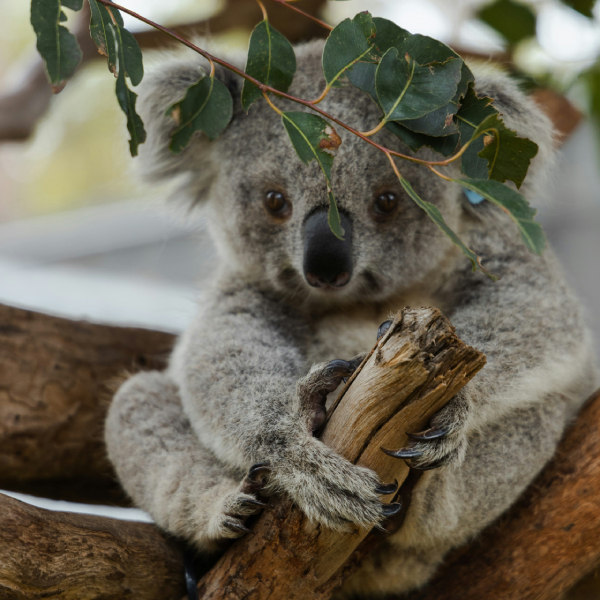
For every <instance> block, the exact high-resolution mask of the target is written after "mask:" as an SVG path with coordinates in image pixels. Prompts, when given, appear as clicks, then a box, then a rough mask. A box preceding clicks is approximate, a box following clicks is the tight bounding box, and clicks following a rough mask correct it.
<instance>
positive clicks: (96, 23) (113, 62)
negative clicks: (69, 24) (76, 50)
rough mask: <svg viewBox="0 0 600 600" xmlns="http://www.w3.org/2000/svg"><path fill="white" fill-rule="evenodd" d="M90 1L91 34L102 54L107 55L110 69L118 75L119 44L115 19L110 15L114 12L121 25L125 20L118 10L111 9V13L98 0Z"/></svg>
mask: <svg viewBox="0 0 600 600" xmlns="http://www.w3.org/2000/svg"><path fill="white" fill-rule="evenodd" d="M89 3H90V10H91V13H92V16H91V19H90V35H91V36H92V39H93V40H94V43H95V44H96V47H97V48H98V52H100V54H102V56H106V62H107V64H108V70H109V71H110V72H111V73H113V74H114V75H115V77H116V75H117V44H116V41H115V37H114V34H113V28H112V25H113V21H112V19H111V16H110V15H111V14H112V15H113V17H115V20H116V21H117V24H119V25H121V26H122V22H123V20H122V18H121V15H120V13H119V11H118V10H116V9H111V12H110V13H109V12H108V9H107V8H106V7H105V6H104V5H103V4H100V3H99V2H96V0H89ZM117 15H118V18H117ZM119 19H120V20H121V23H119Z"/></svg>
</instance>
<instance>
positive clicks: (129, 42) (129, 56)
mask: <svg viewBox="0 0 600 600" xmlns="http://www.w3.org/2000/svg"><path fill="white" fill-rule="evenodd" d="M119 32H120V34H121V35H120V40H119V41H120V43H121V45H122V47H123V64H124V65H125V74H126V75H127V77H129V79H130V81H131V85H138V83H140V81H142V78H143V77H144V64H143V62H142V51H141V49H140V47H139V45H138V43H137V40H136V39H135V38H134V37H133V35H132V34H131V33H130V32H129V31H127V29H125V28H124V27H119Z"/></svg>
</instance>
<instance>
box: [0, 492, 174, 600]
mask: <svg viewBox="0 0 600 600" xmlns="http://www.w3.org/2000/svg"><path fill="white" fill-rule="evenodd" d="M184 593H185V577H184V569H183V554H182V550H181V545H180V544H178V543H177V542H175V541H174V540H172V539H168V538H167V537H166V536H164V535H162V534H161V533H159V531H158V529H157V528H156V527H155V526H154V525H151V524H149V523H134V522H129V521H118V520H117V519H108V518H105V517H96V516H91V515H81V514H72V513H62V512H52V511H47V510H43V509H41V508H36V507H34V506H30V505H29V504H25V503H23V502H19V501H18V500H15V499H13V498H9V497H8V496H5V495H4V494H0V598H2V599H3V600H35V599H37V598H40V599H41V598H55V599H60V600H94V599H97V600H100V599H102V600H113V599H114V600H123V598H139V599H143V600H170V599H172V600H175V599H178V598H181V596H182V595H183V594H184Z"/></svg>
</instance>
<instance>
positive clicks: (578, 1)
mask: <svg viewBox="0 0 600 600" xmlns="http://www.w3.org/2000/svg"><path fill="white" fill-rule="evenodd" d="M561 2H562V3H563V4H566V5H567V6H570V7H571V8H573V9H575V10H576V11H577V12H578V13H581V14H582V15H584V16H586V17H588V18H590V19H593V18H594V13H593V12H592V9H593V8H594V4H596V0H561Z"/></svg>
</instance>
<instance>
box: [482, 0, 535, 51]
mask: <svg viewBox="0 0 600 600" xmlns="http://www.w3.org/2000/svg"><path fill="white" fill-rule="evenodd" d="M477 16H478V17H479V18H480V19H481V20H482V21H483V22H484V23H487V24H488V25H489V26H490V27H492V28H493V29H495V30H496V31H497V32H498V33H499V34H500V35H501V36H502V37H504V38H505V39H506V41H507V42H508V43H509V44H511V45H514V44H517V43H518V42H520V41H521V40H524V39H526V38H530V37H533V36H534V35H535V25H536V17H535V13H534V12H533V11H532V10H531V8H529V6H527V5H526V4H522V3H521V2H513V0H496V1H495V2H492V4H488V5H487V6H484V7H483V8H482V9H481V10H480V11H479V12H478V13H477Z"/></svg>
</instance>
